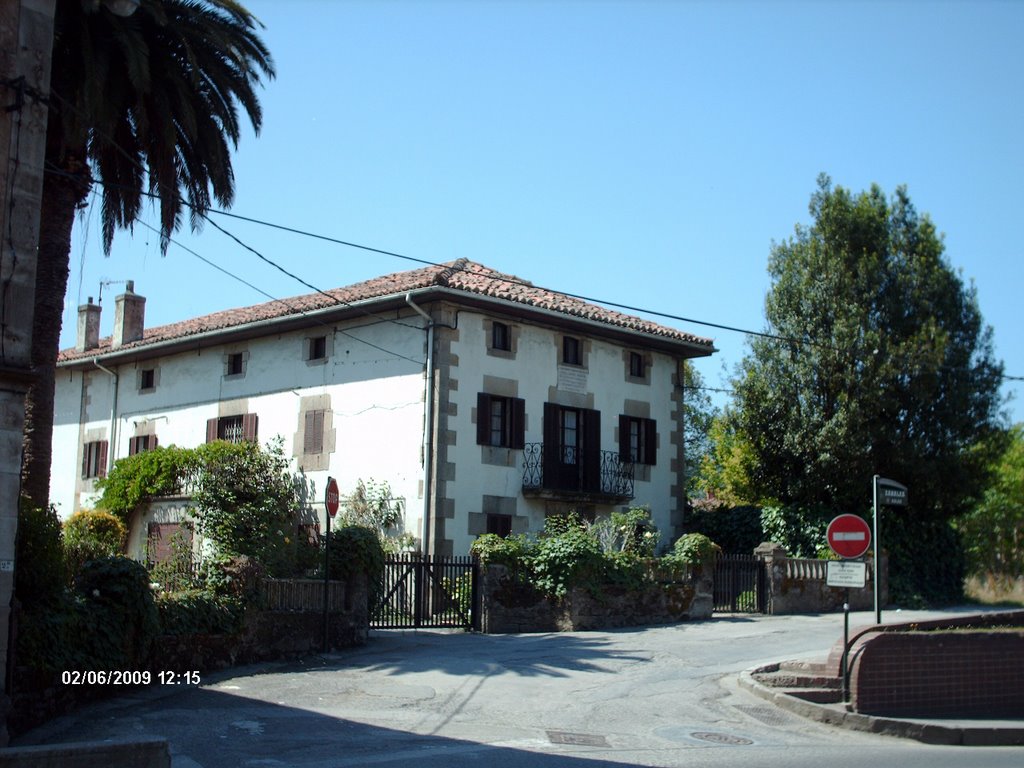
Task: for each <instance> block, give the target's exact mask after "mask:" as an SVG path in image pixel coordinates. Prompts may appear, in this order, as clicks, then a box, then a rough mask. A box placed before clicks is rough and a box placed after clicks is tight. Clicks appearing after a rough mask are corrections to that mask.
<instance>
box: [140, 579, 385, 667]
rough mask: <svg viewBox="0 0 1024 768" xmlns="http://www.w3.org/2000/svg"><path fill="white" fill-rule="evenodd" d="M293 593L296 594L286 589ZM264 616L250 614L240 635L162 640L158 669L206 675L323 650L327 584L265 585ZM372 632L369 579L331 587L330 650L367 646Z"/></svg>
mask: <svg viewBox="0 0 1024 768" xmlns="http://www.w3.org/2000/svg"><path fill="white" fill-rule="evenodd" d="M281 587H291V589H281ZM262 592H263V597H264V600H265V601H266V600H267V597H268V594H269V595H270V602H269V603H265V605H264V607H263V608H262V609H261V610H252V609H250V610H249V611H247V613H246V617H245V623H244V624H243V627H242V631H241V632H240V633H239V634H237V635H183V636H170V635H164V636H162V637H158V638H157V640H156V643H155V646H154V649H153V654H152V658H153V664H152V666H153V669H154V670H170V671H174V672H191V671H198V672H205V671H212V670H217V669H225V668H227V667H232V666H235V665H236V664H252V663H255V662H259V661H272V660H276V659H286V658H297V657H299V656H303V655H306V654H309V653H314V652H317V651H321V650H322V648H323V631H324V630H323V582H322V581H312V580H305V579H284V580H276V579H275V580H269V579H268V580H266V581H265V582H264V584H263V587H262ZM369 632H370V611H369V593H368V589H367V579H366V576H365V575H362V576H360V577H359V578H357V579H353V580H351V581H349V582H336V581H335V582H331V601H330V605H329V612H328V645H329V647H331V648H350V647H356V646H360V645H365V644H366V641H367V638H368V637H369Z"/></svg>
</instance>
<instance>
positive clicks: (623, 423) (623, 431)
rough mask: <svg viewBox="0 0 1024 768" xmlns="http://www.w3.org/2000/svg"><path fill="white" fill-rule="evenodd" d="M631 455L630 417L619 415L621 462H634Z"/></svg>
mask: <svg viewBox="0 0 1024 768" xmlns="http://www.w3.org/2000/svg"><path fill="white" fill-rule="evenodd" d="M632 460H633V458H632V457H631V456H630V454H629V416H624V415H622V414H621V413H620V414H619V461H632Z"/></svg>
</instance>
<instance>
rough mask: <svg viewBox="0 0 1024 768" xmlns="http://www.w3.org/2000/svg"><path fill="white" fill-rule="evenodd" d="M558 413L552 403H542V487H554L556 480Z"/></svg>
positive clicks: (559, 451) (558, 446) (559, 445)
mask: <svg viewBox="0 0 1024 768" xmlns="http://www.w3.org/2000/svg"><path fill="white" fill-rule="evenodd" d="M558 411H559V408H558V406H557V405H555V404H554V403H544V446H543V472H544V478H543V486H544V487H545V488H552V487H555V483H556V479H557V478H558V465H559V457H560V456H561V454H562V450H561V448H562V446H561V439H560V437H559V434H558Z"/></svg>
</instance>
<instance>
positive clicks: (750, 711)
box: [733, 704, 795, 726]
mask: <svg viewBox="0 0 1024 768" xmlns="http://www.w3.org/2000/svg"><path fill="white" fill-rule="evenodd" d="M733 706H734V707H735V708H736V709H738V710H739V711H740V712H742V713H743V714H745V715H750V717H753V718H754V719H755V720H760V721H761V722H762V723H764V724H765V725H774V726H783V725H792V724H793V723H794V722H795V720H794V718H793V716H792V715H788V714H786V713H785V712H784V711H783V710H781V709H779V708H777V707H768V706H763V705H760V704H754V705H749V704H734V705H733Z"/></svg>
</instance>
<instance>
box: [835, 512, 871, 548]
mask: <svg viewBox="0 0 1024 768" xmlns="http://www.w3.org/2000/svg"><path fill="white" fill-rule="evenodd" d="M826 535H827V536H828V545H829V546H830V547H832V551H833V552H835V553H836V554H837V555H839V556H840V557H845V558H853V557H860V556H861V555H863V554H864V553H865V552H867V551H868V547H869V546H871V529H870V528H869V527H868V524H867V523H865V522H864V520H863V519H861V518H859V517H857V515H839V517H837V518H835V519H834V520H833V521H832V522H831V523H829V524H828V532H827V533H826Z"/></svg>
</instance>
